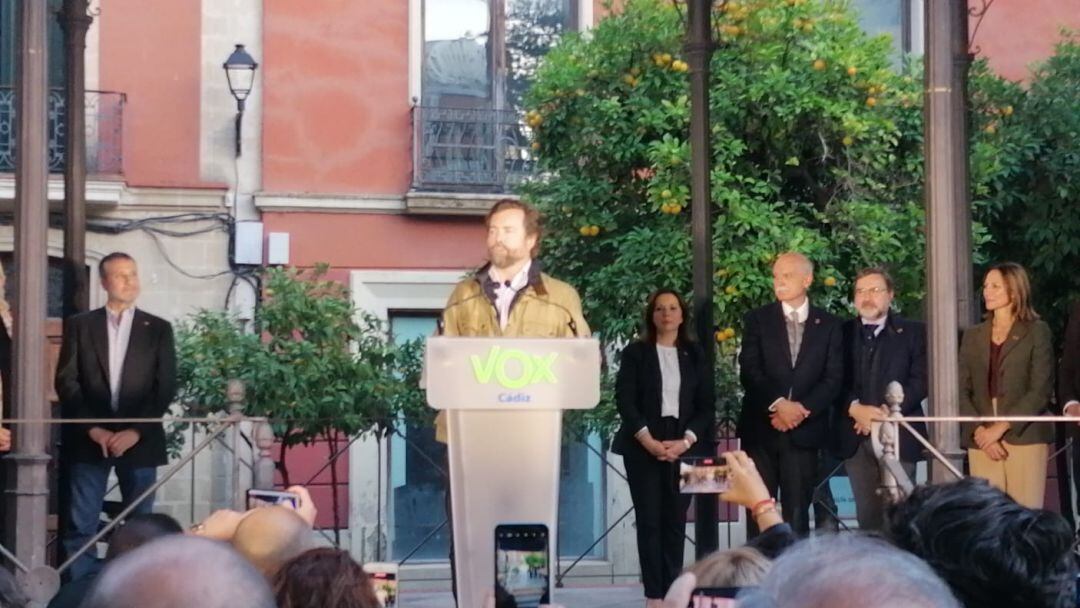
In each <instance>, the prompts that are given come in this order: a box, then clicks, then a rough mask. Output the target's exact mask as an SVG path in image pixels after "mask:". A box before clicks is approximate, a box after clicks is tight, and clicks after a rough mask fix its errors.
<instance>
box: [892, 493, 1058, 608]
mask: <svg viewBox="0 0 1080 608" xmlns="http://www.w3.org/2000/svg"><path fill="white" fill-rule="evenodd" d="M885 534H886V536H887V537H888V538H889V539H890V540H892V542H893V543H894V544H896V546H898V547H900V548H901V549H904V550H906V551H910V552H911V553H913V554H915V555H917V556H919V557H920V558H922V559H923V560H924V561H926V563H928V564H930V567H932V568H933V569H934V570H936V571H937V573H938V574H939V575H941V577H942V578H943V579H945V581H946V582H947V583H948V584H949V586H951V587H952V589H953V592H954V593H956V596H957V597H958V598H959V599H960V601H962V602H963V603H964V604H965V605H967V606H979V607H980V608H994V607H996V606H1000V607H1002V608H1004V607H1005V606H1027V607H1028V608H1039V607H1046V608H1058V607H1060V606H1072V605H1073V602H1074V598H1073V594H1074V589H1075V579H1076V574H1077V567H1076V562H1075V559H1074V556H1073V554H1072V540H1073V536H1072V528H1071V527H1070V526H1069V524H1068V523H1067V522H1066V521H1065V519H1064V518H1063V517H1061V516H1060V515H1058V514H1056V513H1052V512H1050V511H1044V510H1042V509H1029V508H1027V507H1024V506H1022V505H1020V504H1018V503H1017V502H1016V501H1014V500H1013V499H1012V498H1009V496H1008V495H1006V494H1005V493H1004V492H1002V491H1001V490H999V489H997V488H994V487H992V486H991V485H990V484H989V483H987V482H986V480H984V479H977V478H972V477H968V478H965V479H962V480H960V481H957V482H953V483H946V484H940V485H929V486H921V487H918V488H916V489H915V490H914V491H913V492H912V493H911V495H910V496H908V498H907V499H906V500H904V501H902V502H900V503H898V504H896V505H892V506H890V507H889V509H888V510H887V517H886V525H885Z"/></svg>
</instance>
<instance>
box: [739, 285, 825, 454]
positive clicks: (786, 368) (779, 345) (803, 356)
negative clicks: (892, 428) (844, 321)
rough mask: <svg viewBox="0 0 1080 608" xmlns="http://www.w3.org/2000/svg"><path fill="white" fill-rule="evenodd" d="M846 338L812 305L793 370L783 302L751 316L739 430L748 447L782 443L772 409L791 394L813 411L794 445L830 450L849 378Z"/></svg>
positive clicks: (742, 361)
mask: <svg viewBox="0 0 1080 608" xmlns="http://www.w3.org/2000/svg"><path fill="white" fill-rule="evenodd" d="M841 334H842V331H841V323H840V320H839V319H837V318H836V317H834V316H832V315H830V314H829V313H827V312H825V311H824V310H821V309H820V308H816V307H813V306H811V307H810V313H809V315H808V316H807V317H806V323H805V324H804V326H803V338H802V342H801V344H800V348H799V356H798V357H797V358H796V362H795V365H794V366H792V362H791V353H790V350H789V348H788V339H787V323H786V320H785V319H784V310H783V307H782V305H781V304H780V302H773V303H772V304H768V305H766V306H762V307H761V308H758V309H755V310H752V311H750V312H748V313H747V314H746V317H745V318H744V319H743V342H742V352H740V353H739V379H740V380H741V381H742V386H743V390H744V391H745V394H744V395H743V407H742V411H741V412H740V413H739V427H738V434H739V438H741V439H742V441H743V445H744V446H745V447H749V446H753V445H763V444H770V443H771V442H773V441H776V440H777V439H778V438H779V434H780V431H777V430H776V429H774V428H773V427H772V425H771V424H770V421H769V414H770V412H769V406H770V405H772V403H773V402H775V401H776V400H777V399H779V398H781V397H783V398H788V396H789V394H790V398H791V399H792V400H793V401H798V402H800V403H802V404H803V407H805V408H806V409H808V410H810V417H809V418H807V419H806V420H804V421H803V422H802V424H800V425H799V426H798V427H796V428H795V429H793V430H791V431H789V433H790V434H791V441H792V443H794V444H795V445H797V446H800V447H803V448H822V447H825V446H826V445H827V443H828V435H829V427H830V422H829V420H830V418H831V415H832V412H833V410H834V409H835V405H836V399H837V397H838V396H839V394H840V390H841V385H842V383H843V377H844V363H843V350H842V337H841Z"/></svg>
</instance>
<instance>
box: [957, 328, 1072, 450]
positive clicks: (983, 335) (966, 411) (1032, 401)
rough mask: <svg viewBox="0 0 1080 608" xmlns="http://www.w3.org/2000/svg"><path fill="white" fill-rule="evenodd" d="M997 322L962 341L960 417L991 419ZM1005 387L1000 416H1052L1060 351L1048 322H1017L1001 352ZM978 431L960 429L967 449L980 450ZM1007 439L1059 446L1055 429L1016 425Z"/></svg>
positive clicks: (974, 330) (972, 331) (975, 330)
mask: <svg viewBox="0 0 1080 608" xmlns="http://www.w3.org/2000/svg"><path fill="white" fill-rule="evenodd" d="M990 324H991V321H983V322H982V323H979V324H978V325H975V326H974V327H970V328H968V329H967V330H965V331H964V337H963V338H962V339H961V341H960V415H961V416H990V415H992V414H993V407H992V405H991V403H990V389H989V386H988V384H987V375H988V374H989V373H990V334H991V327H990ZM1001 349H1002V350H1001V369H1000V377H999V382H1000V383H1001V387H1002V390H1004V394H1003V395H1002V397H1001V398H999V399H998V411H997V413H998V415H1001V416H1034V415H1038V414H1043V413H1045V412H1046V410H1047V407H1048V406H1049V405H1050V395H1051V393H1052V392H1053V390H1054V347H1053V344H1051V338H1050V327H1049V326H1048V325H1047V324H1046V322H1044V321H1016V322H1015V323H1013V327H1012V331H1011V332H1010V333H1009V338H1008V339H1007V340H1006V341H1005V343H1004V344H1003V345H1002V347H1001ZM975 427H976V425H975V424H974V423H971V422H966V423H962V424H961V425H960V441H961V443H962V444H963V446H964V447H966V448H970V447H974V446H975V439H974V437H973V434H974V433H975ZM1003 439H1004V440H1005V441H1007V442H1009V443H1014V444H1018V445H1023V444H1033V443H1050V442H1052V441H1053V440H1054V427H1053V425H1051V424H1041V423H1030V422H1019V423H1013V425H1012V428H1010V429H1009V430H1008V431H1007V432H1006V433H1005V436H1004V437H1003Z"/></svg>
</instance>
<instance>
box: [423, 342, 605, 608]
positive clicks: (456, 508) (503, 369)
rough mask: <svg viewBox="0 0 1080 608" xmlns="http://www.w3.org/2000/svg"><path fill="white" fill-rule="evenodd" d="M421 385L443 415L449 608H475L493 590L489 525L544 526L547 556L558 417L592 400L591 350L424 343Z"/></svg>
mask: <svg viewBox="0 0 1080 608" xmlns="http://www.w3.org/2000/svg"><path fill="white" fill-rule="evenodd" d="M425 377H426V386H427V400H428V404H429V405H430V406H431V407H433V408H435V409H439V410H447V412H446V415H447V450H448V456H449V458H448V461H449V466H450V495H451V505H452V511H453V526H454V530H453V532H454V562H455V566H456V569H457V572H456V582H457V597H458V606H459V608H479V607H480V606H482V605H483V601H484V598H485V597H486V596H487V594H488V593H489V592H493V590H494V586H495V526H497V525H499V524H516V523H535V524H545V525H547V528H548V534H549V537H548V538H549V543H550V547H551V555H552V556H554V555H555V551H556V549H555V547H556V539H557V538H558V528H557V526H556V523H557V520H558V511H559V456H560V449H561V444H562V410H565V409H591V408H593V407H595V406H596V404H597V403H598V402H599V401H600V345H599V342H598V341H597V340H596V339H594V338H451V337H441V336H440V337H433V338H429V339H428V341H427V348H426V352H425ZM555 563H556V560H555V557H552V558H551V561H550V563H549V564H548V596H550V595H551V581H552V580H553V579H554V577H555V575H556V574H557V572H556V571H555Z"/></svg>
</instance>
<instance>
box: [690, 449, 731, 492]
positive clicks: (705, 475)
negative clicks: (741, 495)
mask: <svg viewBox="0 0 1080 608" xmlns="http://www.w3.org/2000/svg"><path fill="white" fill-rule="evenodd" d="M727 474H728V467H727V465H726V464H722V463H721V462H720V461H718V460H717V459H715V458H683V459H681V460H679V491H680V492H682V493H683V494H719V493H720V492H727V490H728V487H729V484H728V478H727Z"/></svg>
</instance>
